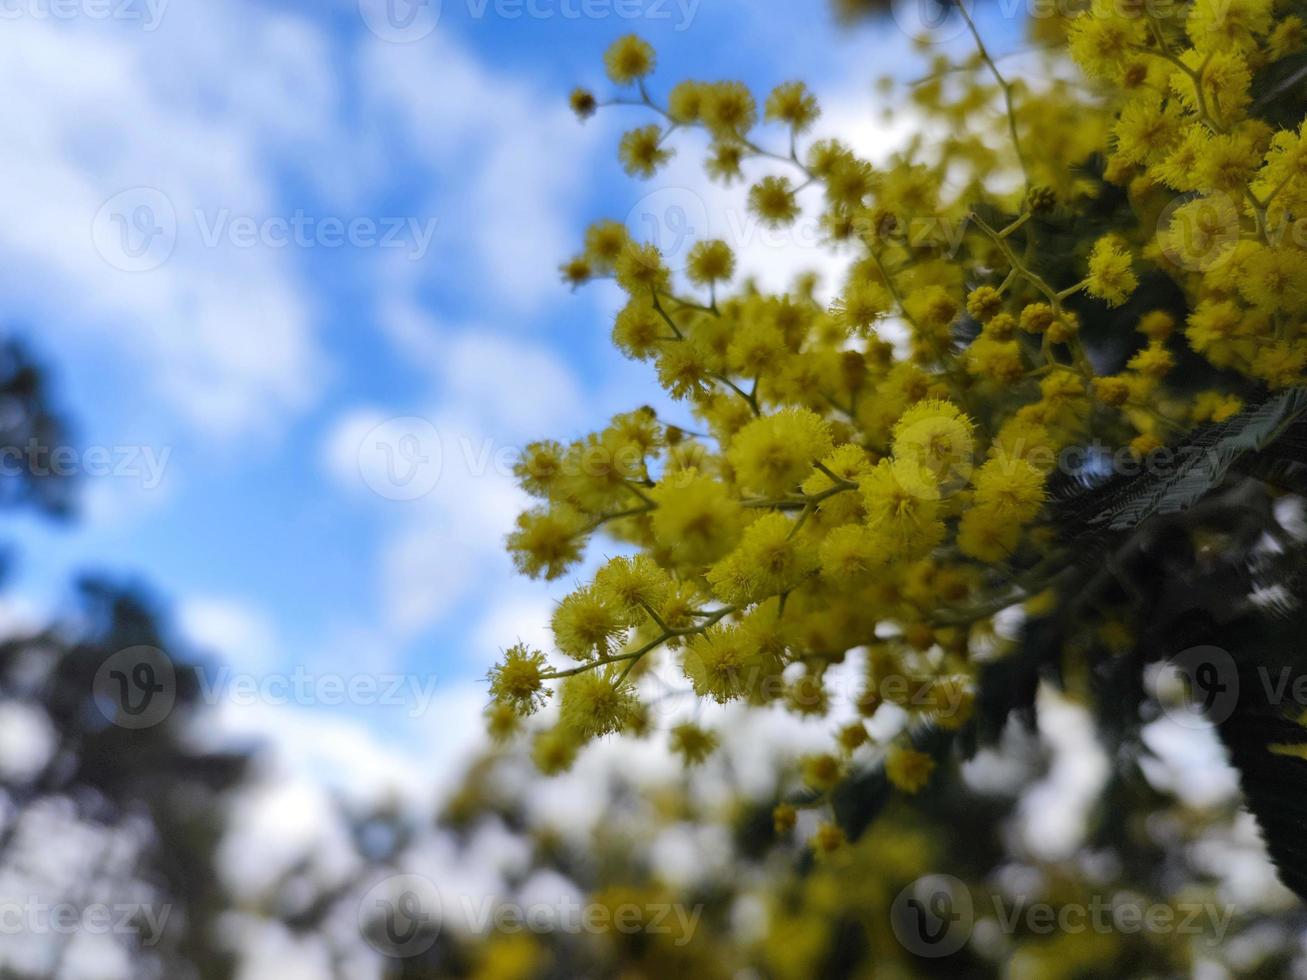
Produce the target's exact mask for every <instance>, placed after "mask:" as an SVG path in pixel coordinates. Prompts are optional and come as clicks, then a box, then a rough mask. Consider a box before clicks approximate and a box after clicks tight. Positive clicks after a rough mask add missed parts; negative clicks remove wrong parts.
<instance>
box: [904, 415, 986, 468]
mask: <svg viewBox="0 0 1307 980" xmlns="http://www.w3.org/2000/svg"><path fill="white" fill-rule="evenodd" d="M974 431H975V423H973V422H972V421H971V419H969V418H968V417H967V415H966V413H965V412H963V411H962V410H961V409H960V408H958V407H957V406H956V405H954V404H953V403H951V402H947V401H943V400H942V399H939V398H927V399H924V400H923V401H919V402H917V404H915V405H913V406H912V407H911V408H910V409H908V410H907V411H906V412H904V413H903V414H902V415H901V416H900V417H899V420H898V422H896V423H895V424H894V443H893V445H894V456H895V458H896V459H902V460H908V461H911V462H914V463H918V464H920V465H921V466H924V467H925V468H926V469H928V470H930V472H931V473H932V474H933V475H934V477H935V480H936V482H937V483H946V482H948V481H949V480H951V479H953V478H955V477H961V478H962V479H964V480H965V479H966V477H967V475H968V474H969V473H970V472H971V459H972V455H973V454H974V452H975V448H976V447H975V437H974V436H973V432H974Z"/></svg>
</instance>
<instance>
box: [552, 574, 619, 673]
mask: <svg viewBox="0 0 1307 980" xmlns="http://www.w3.org/2000/svg"><path fill="white" fill-rule="evenodd" d="M630 625H631V614H630V613H629V611H628V610H626V609H624V608H623V607H621V606H619V605H617V604H616V603H614V602H611V601H609V600H607V599H606V598H605V597H604V596H603V595H601V594H600V592H599V591H598V590H597V589H595V588H594V587H592V586H586V587H585V588H581V589H577V590H576V591H575V592H573V593H571V594H570V595H568V596H567V597H566V598H565V599H563V601H562V602H560V603H559V604H558V607H557V608H556V609H555V610H554V619H553V631H554V643H555V644H556V645H557V646H558V649H559V650H561V651H562V652H563V653H565V654H567V655H568V656H569V657H574V658H576V659H577V660H589V659H591V658H593V657H596V656H599V657H604V656H607V655H608V654H609V653H610V652H612V650H613V648H614V647H615V646H616V645H617V644H618V643H619V642H620V641H621V640H622V638H624V637H625V636H626V630H627V627H628V626H630Z"/></svg>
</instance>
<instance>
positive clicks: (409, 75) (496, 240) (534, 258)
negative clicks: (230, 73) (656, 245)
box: [359, 31, 596, 312]
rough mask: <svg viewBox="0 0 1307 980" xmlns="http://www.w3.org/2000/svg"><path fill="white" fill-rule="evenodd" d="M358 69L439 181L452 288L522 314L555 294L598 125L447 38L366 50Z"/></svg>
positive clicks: (436, 209)
mask: <svg viewBox="0 0 1307 980" xmlns="http://www.w3.org/2000/svg"><path fill="white" fill-rule="evenodd" d="M359 73H360V75H361V77H362V78H363V80H364V85H365V91H366V96H367V99H368V102H369V108H370V110H371V111H372V112H373V113H374V114H375V115H376V116H378V117H379V118H383V119H390V120H392V121H393V122H395V123H396V124H397V125H398V127H399V128H400V130H401V132H402V133H403V134H404V135H405V137H406V140H407V142H408V143H409V144H410V145H411V146H412V147H413V149H414V151H415V152H416V153H417V154H419V155H420V157H421V159H422V161H423V162H424V163H425V164H426V165H427V166H428V167H430V168H431V169H432V170H433V171H434V172H435V173H436V174H438V175H439V177H440V178H441V179H440V181H439V187H440V190H439V192H438V194H437V195H436V196H435V197H434V198H433V200H432V202H431V203H432V207H431V208H430V209H429V210H430V213H433V214H437V215H439V216H440V230H439V232H438V233H437V248H439V249H441V254H442V256H443V257H444V259H445V263H444V264H445V265H447V266H448V267H449V269H450V270H452V275H451V279H450V282H451V284H458V283H459V282H460V281H461V280H466V281H469V282H472V283H475V286H476V288H475V291H474V292H471V293H470V294H471V296H472V298H474V299H475V300H476V302H477V303H478V304H479V305H481V306H483V307H487V306H488V307H503V308H507V309H509V310H515V311H518V312H522V311H527V310H531V309H533V308H535V307H536V306H537V304H538V303H539V302H540V301H541V300H542V299H544V298H546V297H549V296H556V295H558V293H559V290H560V288H561V287H560V284H559V281H558V272H557V264H558V262H559V260H560V259H561V258H562V257H563V256H564V255H567V254H568V253H569V252H570V251H571V250H572V249H573V248H574V247H575V241H574V239H573V235H574V226H575V211H576V207H577V204H578V203H579V201H580V199H581V195H582V192H583V191H584V190H585V188H586V176H585V175H586V169H587V159H588V156H589V151H590V146H591V144H592V142H593V141H594V139H595V136H596V129H595V128H594V127H591V128H582V127H579V126H578V125H577V124H576V120H575V118H574V117H573V116H572V115H571V113H570V112H569V111H568V110H567V108H566V106H565V104H564V103H563V100H562V99H550V100H549V101H548V102H547V103H544V100H543V99H542V98H541V96H540V95H539V94H538V93H537V92H536V91H533V89H532V87H531V85H530V83H529V81H527V80H525V79H517V78H514V77H512V76H511V75H509V74H508V73H506V72H503V71H497V70H493V69H491V68H489V67H487V66H485V65H482V64H481V63H480V62H479V61H478V60H477V59H476V58H475V57H473V56H472V55H471V54H469V53H468V52H467V51H465V50H464V49H463V48H461V47H460V46H459V45H458V44H457V42H456V41H454V40H453V39H452V38H450V37H449V36H448V34H446V33H445V32H442V31H437V32H436V33H435V34H433V35H431V36H430V37H428V38H426V39H424V41H423V43H421V44H411V45H394V44H386V43H384V42H382V41H379V40H378V41H373V42H371V43H369V44H367V45H365V46H364V48H363V50H362V54H361V58H360V67H359ZM542 103H544V104H542Z"/></svg>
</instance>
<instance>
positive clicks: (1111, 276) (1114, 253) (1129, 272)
mask: <svg viewBox="0 0 1307 980" xmlns="http://www.w3.org/2000/svg"><path fill="white" fill-rule="evenodd" d="M1138 286H1139V280H1138V279H1136V278H1135V274H1134V270H1133V268H1132V260H1131V258H1130V253H1129V252H1127V251H1126V250H1125V249H1123V248H1122V247H1121V244H1120V242H1119V241H1117V240H1116V239H1114V238H1112V237H1110V236H1109V237H1107V238H1100V239H1099V240H1098V241H1097V242H1095V243H1094V250H1093V252H1091V253H1090V255H1089V276H1088V278H1087V279H1086V280H1085V289H1086V291H1087V292H1088V293H1089V295H1091V296H1097V297H1098V298H1099V299H1101V300H1103V301H1104V302H1106V303H1107V305H1108V306H1120V305H1121V304H1122V303H1124V302H1125V301H1126V300H1127V299H1129V298H1130V294H1131V293H1133V292H1134V291H1135V289H1136V288H1137V287H1138Z"/></svg>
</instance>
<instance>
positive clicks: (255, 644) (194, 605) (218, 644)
mask: <svg viewBox="0 0 1307 980" xmlns="http://www.w3.org/2000/svg"><path fill="white" fill-rule="evenodd" d="M176 614H177V620H178V624H179V625H180V627H181V629H182V632H183V633H184V634H185V635H186V638H187V639H188V640H189V641H190V642H191V643H193V644H195V645H196V646H197V647H198V648H199V649H200V650H201V651H203V652H204V653H209V654H213V655H216V656H218V657H219V658H221V660H222V662H223V663H225V664H228V665H230V666H231V667H233V668H235V669H237V670H241V671H261V670H266V669H268V668H270V667H272V666H273V664H275V663H276V661H277V659H278V654H279V650H278V642H277V631H276V626H275V625H274V623H273V621H272V618H271V617H270V616H269V615H268V614H267V613H266V612H264V611H263V610H261V609H258V608H256V607H255V606H253V605H251V604H250V603H249V602H248V601H246V600H242V599H232V598H227V597H221V596H191V597H189V598H185V599H182V600H181V601H180V602H179V603H178V605H177V613H176Z"/></svg>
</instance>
